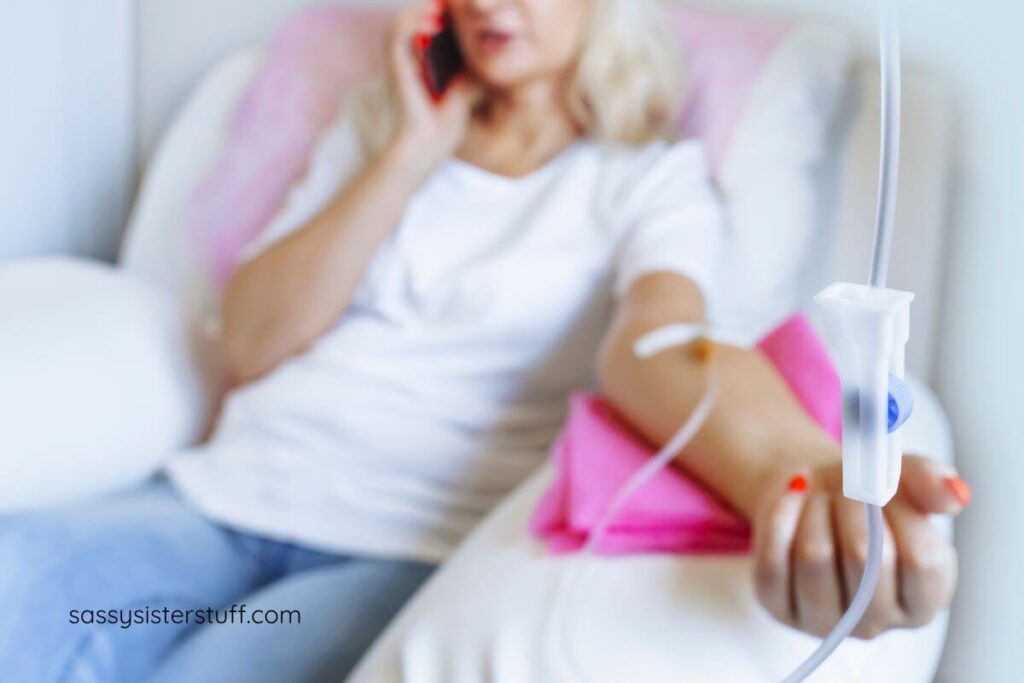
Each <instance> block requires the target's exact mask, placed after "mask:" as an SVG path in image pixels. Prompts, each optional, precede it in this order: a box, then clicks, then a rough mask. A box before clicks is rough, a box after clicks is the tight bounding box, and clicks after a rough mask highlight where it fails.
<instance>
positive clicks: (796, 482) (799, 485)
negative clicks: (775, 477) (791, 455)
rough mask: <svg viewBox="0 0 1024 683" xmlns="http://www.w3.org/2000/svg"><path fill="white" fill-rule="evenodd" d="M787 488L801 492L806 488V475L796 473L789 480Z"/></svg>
mask: <svg viewBox="0 0 1024 683" xmlns="http://www.w3.org/2000/svg"><path fill="white" fill-rule="evenodd" d="M789 490H790V491H793V492H795V493H803V492H804V491H806V490H807V477H805V476H804V475H802V474H798V475H796V476H795V477H793V478H792V479H790V480H789Z"/></svg>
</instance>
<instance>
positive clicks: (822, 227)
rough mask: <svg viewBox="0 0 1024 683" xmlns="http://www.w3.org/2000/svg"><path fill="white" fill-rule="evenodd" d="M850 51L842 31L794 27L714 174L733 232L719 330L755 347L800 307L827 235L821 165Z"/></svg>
mask: <svg viewBox="0 0 1024 683" xmlns="http://www.w3.org/2000/svg"><path fill="white" fill-rule="evenodd" d="M851 57H852V52H851V48H850V44H849V41H848V40H847V39H846V37H845V36H844V35H842V34H841V33H839V32H837V31H835V30H833V29H830V28H828V27H823V26H819V25H815V24H803V25H800V26H797V27H795V28H794V29H792V30H791V31H790V33H789V34H788V35H787V36H786V38H785V40H784V41H783V42H782V44H781V45H780V46H779V47H778V48H777V49H776V50H775V52H774V53H773V54H772V56H771V59H770V61H769V62H768V63H767V64H766V65H765V67H764V69H763V71H762V72H761V74H760V76H759V78H758V82H757V83H756V85H755V86H754V87H753V89H752V91H751V93H750V95H749V99H748V100H747V103H746V105H745V107H744V110H743V112H744V113H743V116H742V118H741V119H740V120H739V122H738V123H737V126H736V129H735V130H734V132H733V134H732V138H731V141H730V143H729V146H728V150H727V152H726V154H725V157H724V158H723V160H722V163H721V165H720V167H719V169H718V173H717V177H718V182H719V185H720V187H721V190H722V193H723V196H724V199H725V203H726V206H727V209H728V211H729V216H730V225H731V228H732V244H731V245H730V249H729V259H728V268H727V269H726V270H725V273H724V275H725V278H724V282H723V283H722V284H723V287H724V294H725V295H724V296H723V299H724V300H725V301H727V302H729V303H728V305H727V306H726V307H724V308H723V309H720V310H718V311H717V312H716V315H715V318H716V321H717V322H718V324H720V325H722V326H723V327H724V328H726V329H730V330H733V331H735V332H739V333H740V334H741V335H743V336H744V337H745V338H746V340H747V341H748V342H749V343H751V344H753V343H755V342H756V341H757V340H759V339H760V338H761V337H763V336H764V335H765V334H767V333H768V332H769V331H771V330H772V329H773V328H774V327H775V326H776V325H778V324H779V323H781V322H782V321H783V320H784V319H785V318H787V317H789V316H790V315H792V314H793V312H795V311H798V310H803V309H804V308H805V306H806V304H807V302H808V299H809V297H810V295H811V294H813V292H808V291H804V289H805V283H807V282H808V281H809V280H811V279H813V274H814V271H815V264H816V261H817V260H818V259H820V255H819V254H818V253H817V251H818V248H819V247H820V245H821V244H824V243H825V241H826V240H824V239H823V235H824V234H825V233H826V232H827V230H828V229H829V227H830V226H829V225H827V224H826V223H827V221H826V216H827V214H826V211H825V207H824V202H826V201H828V199H829V198H828V196H827V195H828V192H827V189H828V188H827V185H828V183H827V178H828V168H827V164H828V163H829V161H830V156H831V155H830V150H831V146H832V145H833V144H834V140H833V139H832V134H833V133H834V130H833V128H834V125H835V119H836V112H837V109H838V107H839V106H840V104H841V103H842V101H843V95H844V90H845V88H846V87H847V76H848V72H849V65H850V60H851Z"/></svg>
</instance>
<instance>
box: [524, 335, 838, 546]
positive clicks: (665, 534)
mask: <svg viewBox="0 0 1024 683" xmlns="http://www.w3.org/2000/svg"><path fill="white" fill-rule="evenodd" d="M758 349H760V351H761V352H762V353H764V354H765V356H767V357H768V359H769V360H770V361H771V362H772V364H773V365H774V366H775V367H776V369H777V370H778V371H779V372H780V374H781V375H782V377H783V378H784V379H785V380H786V382H787V384H788V385H789V387H790V389H792V391H793V393H794V394H795V395H796V397H797V399H798V400H799V401H800V403H801V405H803V406H804V408H805V409H806V410H807V412H808V414H809V415H811V416H812V417H813V418H814V419H815V420H816V421H817V422H818V424H819V425H821V426H822V428H823V429H825V430H826V431H827V432H828V433H829V434H831V435H832V436H833V437H834V438H835V439H836V440H838V439H839V434H840V431H839V430H840V426H841V420H842V404H841V395H840V385H839V376H838V375H837V374H836V372H835V369H834V368H833V367H832V363H831V361H830V360H829V357H828V355H827V353H826V352H825V349H824V347H823V346H822V344H821V342H820V341H819V340H818V337H817V335H815V333H814V331H813V330H812V329H811V327H810V325H808V323H807V321H806V320H805V319H804V318H803V317H802V316H794V317H792V318H790V319H789V320H788V321H786V322H785V323H783V324H782V325H781V326H779V327H778V328H777V329H775V330H774V331H772V332H771V333H770V334H769V335H768V336H767V337H765V338H764V339H763V340H762V341H761V342H760V343H759V344H758ZM653 454H654V449H653V448H651V446H650V445H649V444H647V443H646V442H645V441H644V440H643V439H642V438H641V437H640V436H638V435H637V434H636V433H634V432H633V431H632V430H630V429H629V427H628V426H627V425H626V424H625V423H624V422H622V421H621V419H620V418H619V417H617V416H616V414H615V411H614V409H613V408H611V406H609V405H608V404H607V403H606V402H605V401H604V400H603V399H601V398H599V397H596V396H591V395H587V394H577V395H576V396H574V397H573V399H572V404H571V407H570V412H569V419H568V421H567V422H566V425H565V428H564V429H563V430H562V433H561V435H560V436H559V438H558V440H557V441H556V442H555V445H554V446H553V447H552V451H551V455H552V458H553V460H554V466H555V479H554V481H553V483H552V485H551V487H550V488H549V489H548V491H547V492H546V493H545V494H544V496H543V498H542V499H541V501H540V503H539V505H538V506H537V508H536V510H535V511H534V513H533V516H532V518H531V519H530V531H531V533H532V534H533V535H534V536H536V537H537V538H540V539H542V540H544V541H545V543H546V544H547V546H548V549H549V550H551V551H552V552H571V551H575V550H579V549H580V548H581V547H582V546H583V543H584V542H585V541H586V539H587V535H588V534H589V532H590V531H591V530H592V529H593V528H594V527H595V526H596V525H597V523H598V522H599V520H600V518H601V516H602V514H603V512H604V510H605V509H607V507H608V505H609V504H610V502H611V500H612V498H613V497H614V496H615V494H616V493H617V492H618V490H619V489H620V488H621V487H622V486H623V484H625V482H626V481H628V480H629V478H630V477H631V476H632V475H633V474H634V473H635V472H636V471H637V470H638V469H639V468H640V467H642V466H643V464H644V463H645V462H647V461H648V460H649V459H650V458H651V456H652V455H653ZM749 543H750V532H749V529H748V527H747V525H746V523H745V522H744V521H743V520H742V519H741V518H740V517H739V516H738V515H737V514H735V513H734V512H732V511H731V510H730V509H729V508H728V507H726V506H725V505H724V504H723V503H722V502H721V501H719V500H718V499H717V498H715V497H714V496H713V495H712V494H711V493H709V492H708V491H706V490H705V489H704V488H703V487H702V486H701V485H700V484H698V483H697V482H695V481H694V480H693V479H691V478H690V477H688V476H687V475H685V474H684V473H682V472H680V471H679V470H676V469H668V470H664V471H662V472H659V473H658V474H657V475H656V476H655V477H654V478H653V479H652V480H651V481H650V482H649V483H648V484H647V485H646V486H645V487H644V488H643V489H641V490H640V491H639V492H638V493H637V494H636V495H635V496H634V497H633V499H632V500H630V501H629V502H628V503H627V504H626V506H625V507H624V508H623V510H622V512H621V514H620V515H619V517H618V518H617V519H616V520H614V522H613V523H612V524H611V525H610V526H609V528H608V530H607V532H606V534H605V536H604V537H603V538H602V540H601V543H600V544H599V545H598V548H597V551H598V552H599V553H601V554H605V555H622V554H633V553H676V554H705V553H715V554H725V553H738V552H744V551H746V550H747V549H748V546H749Z"/></svg>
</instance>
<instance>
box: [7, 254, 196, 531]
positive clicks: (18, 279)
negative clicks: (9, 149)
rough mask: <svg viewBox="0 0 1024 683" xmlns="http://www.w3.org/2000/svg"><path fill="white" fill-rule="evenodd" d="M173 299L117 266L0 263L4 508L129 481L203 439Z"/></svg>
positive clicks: (72, 497)
mask: <svg viewBox="0 0 1024 683" xmlns="http://www.w3.org/2000/svg"><path fill="white" fill-rule="evenodd" d="M201 380H202V378H201V377H200V373H199V372H198V371H197V370H196V367H195V365H194V363H193V360H192V354H191V353H190V351H189V344H188V343H187V334H186V325H185V321H184V319H183V317H182V315H181V313H180V312H179V311H178V309H177V307H176V306H175V305H174V302H173V301H172V300H171V299H170V297H169V296H168V295H166V294H163V293H161V292H158V291H157V290H156V289H154V288H152V287H151V286H150V285H147V284H145V283H143V282H141V281H140V280H138V279H136V278H133V277H131V276H129V275H127V274H125V273H123V272H121V271H119V270H117V269H116V268H114V267H112V266H108V265H105V264H100V263H95V262H89V261H85V260H78V259H70V258H47V259H32V260H26V261H20V262H14V263H12V264H9V265H4V266H3V267H0V513H2V512H7V511H11V510H17V509H25V508H29V507H36V506H41V505H52V504H58V503H64V502H69V501H72V500H76V499H79V498H83V497H87V496H92V495H98V494H101V493H104V492H107V491H110V490H113V489H116V488H120V487H124V486H129V485H131V484H133V483H137V482H139V481H141V480H143V479H145V478H147V477H148V476H150V475H151V474H152V473H153V472H154V471H155V470H156V469H157V468H158V467H159V466H160V464H161V462H162V461H163V459H164V458H165V457H166V456H167V455H169V454H170V453H172V452H173V451H174V450H175V449H177V448H180V447H182V446H184V445H186V444H188V443H191V442H193V441H194V440H195V439H196V438H197V436H198V435H199V431H200V430H201V428H202V425H203V417H204V415H205V412H206V410H205V404H206V402H205V401H204V394H205V392H204V387H203V383H202V381H201Z"/></svg>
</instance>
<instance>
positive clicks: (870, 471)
mask: <svg viewBox="0 0 1024 683" xmlns="http://www.w3.org/2000/svg"><path fill="white" fill-rule="evenodd" d="M880 43H881V50H880V51H881V68H882V136H881V162H880V171H879V191H878V205H877V212H876V226H875V236H874V245H873V250H872V258H871V265H870V271H869V274H868V284H867V285H858V284H852V283H836V284H833V285H831V286H830V287H828V288H826V289H825V290H824V291H822V292H821V293H820V294H818V295H817V297H815V299H816V301H817V302H818V304H819V305H820V306H821V308H822V311H823V314H824V324H825V333H826V337H827V339H828V342H829V345H830V346H831V347H832V348H833V349H834V351H835V352H836V357H837V360H838V369H839V374H840V379H841V384H842V392H843V401H842V404H843V437H842V451H843V493H844V495H845V496H846V497H847V498H851V499H853V500H857V501H861V502H863V503H864V504H865V509H866V515H867V533H868V552H867V558H866V563H865V568H864V574H863V576H862V577H861V581H860V584H859V586H858V588H857V591H856V593H855V594H854V596H853V599H852V600H851V601H850V605H849V607H848V609H847V611H846V613H845V614H843V616H842V617H841V618H840V619H839V621H838V622H837V623H836V625H835V626H834V627H833V629H832V631H831V632H830V633H829V634H828V635H827V636H826V637H825V638H824V639H823V640H822V642H821V644H820V645H819V646H818V648H817V649H816V650H815V651H814V652H813V653H812V654H811V655H810V656H809V657H808V658H807V660H805V661H804V662H803V663H802V664H800V666H798V667H797V668H796V669H795V670H794V671H793V673H791V674H790V675H789V676H787V677H786V678H785V679H784V680H783V683H798V682H800V681H804V680H806V679H807V677H808V676H810V675H811V674H812V673H813V672H814V671H815V670H816V669H817V668H818V667H820V666H821V665H822V664H823V663H824V662H825V660H827V659H828V657H829V656H830V655H831V654H832V653H833V652H834V651H835V649H836V648H837V647H839V645H840V644H841V643H842V642H843V640H845V639H846V638H847V637H848V636H849V635H850V634H851V633H852V632H853V631H854V629H856V627H857V625H858V624H859V623H860V621H861V619H862V618H863V617H864V614H865V613H866V612H867V609H868V607H869V605H870V603H871V601H872V597H873V596H874V593H875V589H876V587H877V585H878V580H879V575H880V571H881V565H882V541H883V533H884V521H883V513H882V507H883V506H884V505H885V504H886V503H888V501H889V500H890V499H892V497H893V496H894V495H895V493H896V489H897V487H898V484H899V480H900V466H901V462H902V445H901V440H900V436H899V433H898V431H897V430H898V429H899V427H900V426H901V425H902V424H903V422H904V421H905V420H906V419H907V417H908V416H909V414H910V411H911V410H912V408H913V399H912V397H911V395H910V392H909V390H908V389H907V387H906V385H905V384H904V383H903V381H902V379H903V374H904V350H905V346H906V343H907V341H908V339H909V332H910V326H909V312H910V302H911V301H912V300H913V298H914V296H913V294H911V293H908V292H901V291H897V290H891V289H886V288H885V284H886V276H887V272H888V265H889V254H890V251H891V246H892V233H893V224H894V220H895V204H896V190H897V179H898V175H899V151H900V150H899V140H900V44H899V32H898V20H897V11H896V8H895V7H894V2H893V0H882V3H881V21H880ZM715 341H719V342H724V343H728V342H729V340H728V339H721V338H717V336H716V333H715V331H714V330H711V329H708V328H706V327H703V326H698V325H690V324H676V325H668V326H665V327H662V328H659V329H656V330H654V331H653V332H651V333H649V334H647V335H645V336H644V337H642V338H641V339H639V340H638V341H637V342H636V344H635V346H634V352H635V353H636V355H637V356H638V357H640V358H649V357H651V356H654V355H656V354H658V353H660V352H662V351H665V350H667V349H669V348H672V347H676V346H682V345H687V344H693V343H695V342H696V343H703V344H712V345H713V344H714V343H715ZM704 355H705V357H706V359H707V362H708V363H709V365H710V367H709V370H710V371H709V372H708V373H707V378H708V379H707V386H706V388H705V391H704V395H703V397H702V398H701V400H700V401H699V403H698V404H697V406H696V408H695V409H694V411H693V412H692V413H691V415H690V417H689V418H688V419H687V420H686V422H685V424H684V425H683V426H682V427H681V428H680V429H679V430H678V431H677V432H676V434H675V435H674V436H673V437H672V438H671V439H669V441H668V443H667V444H666V445H665V446H664V447H663V448H662V449H661V450H660V451H659V452H658V453H657V454H656V455H655V456H654V457H653V458H652V459H651V460H650V461H649V462H647V463H646V464H645V466H644V467H643V468H641V469H640V470H639V471H638V472H637V473H636V474H635V475H633V476H632V477H631V478H630V479H629V480H628V481H627V482H626V483H625V485H623V487H622V488H621V489H620V490H619V492H618V493H617V494H616V495H615V496H614V498H613V499H612V502H611V503H610V504H609V506H608V507H607V509H606V510H605V511H604V514H603V515H602V517H601V519H600V520H599V521H598V523H597V525H596V526H595V528H594V530H593V531H592V532H591V534H590V536H589V538H588V540H587V543H586V545H585V547H584V550H583V552H584V554H585V555H590V554H592V553H594V551H595V549H596V548H597V547H598V546H599V544H600V542H601V540H602V537H603V536H604V534H605V533H606V531H607V529H608V527H609V526H610V525H611V524H612V522H613V521H614V520H615V518H616V517H617V516H618V514H619V513H620V512H621V511H622V509H623V507H624V506H625V505H626V503H627V502H628V501H629V499H630V498H631V497H632V496H633V495H634V494H635V493H636V492H637V491H638V490H639V489H641V488H642V487H643V486H644V484H646V483H647V482H648V481H650V480H651V479H652V478H653V477H654V476H655V475H656V474H657V473H658V472H659V471H661V470H662V469H664V468H666V467H668V466H669V465H670V464H671V462H672V461H673V460H674V459H675V457H676V456H678V454H679V453H680V452H681V451H682V450H684V449H685V448H686V446H687V445H688V444H689V443H690V441H691V440H692V439H693V438H694V437H695V436H696V434H697V433H698V432H699V431H700V428H701V427H702V426H703V424H704V422H705V420H706V419H707V417H708V416H709V414H710V413H711V410H712V407H713V405H714V402H715V400H716V398H717V396H718V381H719V380H718V378H717V374H716V372H715V371H714V367H713V358H712V357H713V354H704ZM587 559H590V558H583V561H586V560H587ZM580 566H582V567H583V568H584V569H588V568H590V566H591V565H590V564H584V565H577V567H575V568H574V569H575V571H570V572H568V573H567V574H566V575H565V579H564V580H565V581H566V582H568V585H567V586H566V585H563V588H562V590H561V591H560V592H559V595H558V599H557V600H556V603H555V605H554V607H553V610H552V615H553V617H554V623H555V624H556V626H560V627H561V629H562V630H563V631H564V630H565V628H566V626H565V624H564V622H563V621H562V619H564V612H566V611H568V608H569V606H571V605H572V602H573V600H572V598H573V597H574V596H575V591H576V590H578V588H579V584H580V583H582V582H583V580H584V578H585V576H586V574H585V573H580V570H579V567H580ZM563 636H564V633H563ZM562 641H563V642H567V639H566V638H564V637H563V638H562ZM566 654H567V655H569V656H568V657H567V660H568V662H569V663H570V664H571V665H572V666H571V667H570V668H572V669H573V673H574V674H575V676H574V677H575V678H576V679H577V680H580V681H583V680H585V678H583V677H581V676H580V675H579V672H580V669H579V666H578V663H577V662H576V661H575V660H574V658H573V657H572V656H571V654H572V653H571V651H569V652H567V653H566Z"/></svg>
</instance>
